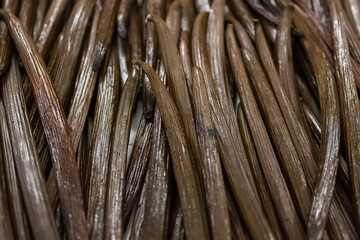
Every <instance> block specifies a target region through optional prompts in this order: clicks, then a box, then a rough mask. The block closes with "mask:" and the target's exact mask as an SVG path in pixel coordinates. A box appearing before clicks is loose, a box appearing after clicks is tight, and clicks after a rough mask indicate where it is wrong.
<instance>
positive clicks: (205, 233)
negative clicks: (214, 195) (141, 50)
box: [135, 61, 209, 239]
mask: <svg viewBox="0 0 360 240" xmlns="http://www.w3.org/2000/svg"><path fill="white" fill-rule="evenodd" d="M135 63H136V64H138V65H140V66H141V68H142V69H143V70H144V71H145V72H146V74H147V75H148V77H149V79H150V83H151V86H152V87H153V89H154V92H155V96H156V99H157V103H158V104H159V109H160V112H161V113H162V117H163V120H164V125H165V131H166V136H167V137H168V140H169V146H170V153H171V157H172V163H173V167H174V171H175V178H176V183H177V187H178V189H179V194H180V200H181V203H182V206H183V210H184V223H185V231H186V236H187V238H189V239H204V238H208V237H209V230H208V226H207V222H206V215H205V209H204V205H203V203H202V202H201V192H200V191H201V187H200V185H199V182H198V180H197V177H196V175H197V174H196V172H195V169H194V166H193V165H192V162H191V156H190V154H191V150H190V146H189V143H188V142H187V140H186V135H185V127H184V126H183V124H182V122H181V118H180V115H179V112H178V111H177V108H176V106H175V103H174V100H172V98H171V96H170V94H169V93H168V92H167V90H166V88H165V86H164V85H163V83H162V82H161V81H160V79H159V78H158V76H157V75H156V73H155V71H154V70H153V69H152V68H151V67H150V66H149V65H148V64H146V63H144V62H141V61H136V62H135Z"/></svg>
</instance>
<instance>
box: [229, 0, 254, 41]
mask: <svg viewBox="0 0 360 240" xmlns="http://www.w3.org/2000/svg"><path fill="white" fill-rule="evenodd" d="M229 5H230V7H231V8H232V9H234V11H233V12H234V13H235V15H236V17H237V18H238V19H239V21H240V23H241V25H242V26H243V27H244V28H245V30H246V32H247V34H248V35H249V37H250V38H251V40H255V25H254V15H253V13H252V12H251V11H250V9H249V7H248V6H247V5H246V4H245V1H241V0H230V1H229Z"/></svg>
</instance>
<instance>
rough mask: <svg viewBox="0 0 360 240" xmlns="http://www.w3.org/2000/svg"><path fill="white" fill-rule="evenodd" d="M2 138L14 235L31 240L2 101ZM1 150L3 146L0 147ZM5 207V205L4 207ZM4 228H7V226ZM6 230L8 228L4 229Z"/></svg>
mask: <svg viewBox="0 0 360 240" xmlns="http://www.w3.org/2000/svg"><path fill="white" fill-rule="evenodd" d="M0 117H1V119H0V136H1V141H0V142H1V145H2V152H3V163H4V173H5V182H6V190H7V196H8V198H9V199H11V201H10V202H9V203H8V204H9V210H10V215H11V219H12V223H13V224H12V226H13V229H14V235H15V236H16V237H17V238H18V239H30V233H29V229H28V227H29V226H28V221H27V218H26V212H25V206H24V203H25V202H24V200H23V196H22V193H21V189H20V183H19V180H18V177H17V175H16V168H15V160H14V155H13V147H12V145H11V138H10V132H9V128H8V124H7V122H6V113H5V108H4V105H3V102H2V99H1V100H0ZM0 148H1V146H0ZM4 206H5V205H4ZM5 224H6V223H5ZM5 224H4V225H3V226H6V225H5ZM4 229H6V228H4Z"/></svg>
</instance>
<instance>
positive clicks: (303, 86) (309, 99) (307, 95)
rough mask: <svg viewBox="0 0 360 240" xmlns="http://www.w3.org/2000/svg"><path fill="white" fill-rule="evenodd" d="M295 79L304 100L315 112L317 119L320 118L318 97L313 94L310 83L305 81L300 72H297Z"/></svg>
mask: <svg viewBox="0 0 360 240" xmlns="http://www.w3.org/2000/svg"><path fill="white" fill-rule="evenodd" d="M295 79H296V82H297V88H298V89H299V93H300V96H301V98H302V102H303V103H304V104H306V105H307V106H308V107H309V108H310V110H311V111H312V112H313V113H314V115H315V116H316V117H317V119H320V107H319V103H318V101H317V99H316V98H315V97H314V96H313V95H312V93H311V90H310V89H309V86H308V84H307V83H306V82H305V80H304V78H303V77H301V76H300V75H298V74H295Z"/></svg>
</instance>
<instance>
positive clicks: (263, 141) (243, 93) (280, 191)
mask: <svg viewBox="0 0 360 240" xmlns="http://www.w3.org/2000/svg"><path fill="white" fill-rule="evenodd" d="M226 40H227V46H228V53H229V57H230V61H231V65H232V69H233V72H234V76H235V79H236V85H237V87H238V91H239V93H240V97H241V102H242V104H243V106H244V111H245V115H246V117H247V120H248V122H249V124H250V130H251V133H252V136H253V139H254V143H255V147H256V149H257V153H258V155H259V160H260V161H261V163H262V167H263V170H264V175H265V178H266V179H267V183H268V186H269V191H270V193H271V196H272V198H273V199H274V206H275V209H276V210H277V213H278V216H279V220H280V223H281V224H282V226H283V227H284V231H285V234H286V235H287V236H291V235H292V237H295V236H296V237H297V238H299V239H303V238H305V233H304V230H303V229H302V226H301V222H300V220H299V218H298V216H297V213H296V209H295V206H294V204H293V202H292V200H291V197H290V193H289V190H288V188H287V186H286V183H285V179H284V177H283V175H282V173H281V170H280V166H279V163H278V160H277V158H276V155H275V152H274V149H273V148H272V146H271V142H270V137H269V135H268V133H267V131H266V128H265V124H264V122H263V121H262V119H261V115H260V110H259V108H258V106H257V104H256V100H255V96H254V94H253V93H252V89H251V85H250V82H249V80H248V77H247V75H246V70H245V67H244V65H243V64H242V58H241V54H240V50H239V48H238V47H237V42H236V39H235V35H234V31H233V27H232V25H229V26H228V28H227V31H226ZM243 56H244V60H245V62H246V67H247V68H248V70H249V72H256V73H257V78H256V79H257V80H256V81H258V82H256V83H255V82H254V80H253V85H254V86H255V87H254V88H255V92H256V93H257V94H262V93H263V92H269V91H266V89H270V86H266V85H265V84H264V83H263V81H264V80H265V81H266V79H265V76H264V73H263V72H262V70H261V68H259V66H258V65H259V63H257V64H256V63H255V62H254V56H252V55H251V54H250V52H249V51H247V50H243ZM255 67H256V68H255ZM251 77H252V79H255V78H254V76H252V75H251ZM258 98H260V96H258ZM261 98H264V96H261ZM266 99H267V101H271V102H272V104H273V105H269V106H268V107H269V109H271V108H272V109H275V110H276V106H274V101H276V100H275V98H274V97H273V96H272V99H271V95H270V96H267V98H266ZM260 107H261V109H262V106H261V105H260ZM262 110H263V109H262ZM275 110H271V111H272V112H271V113H272V114H273V115H274V114H275V113H274V112H275ZM278 114H279V115H280V116H281V113H280V110H279V109H278ZM255 119H256V120H255ZM254 120H255V121H254ZM277 121H279V120H277ZM250 122H251V123H250ZM284 125H285V124H284ZM285 127H286V126H285ZM297 170H299V167H298V168H297ZM275 179H276V180H275ZM298 183H299V184H302V183H301V182H300V181H298ZM275 199H276V200H275ZM285 219H287V220H285Z"/></svg>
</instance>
